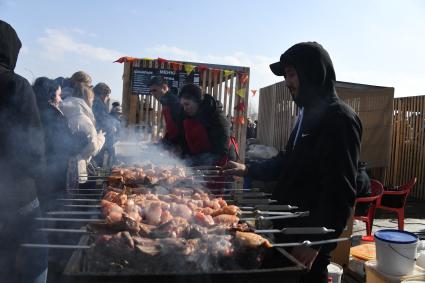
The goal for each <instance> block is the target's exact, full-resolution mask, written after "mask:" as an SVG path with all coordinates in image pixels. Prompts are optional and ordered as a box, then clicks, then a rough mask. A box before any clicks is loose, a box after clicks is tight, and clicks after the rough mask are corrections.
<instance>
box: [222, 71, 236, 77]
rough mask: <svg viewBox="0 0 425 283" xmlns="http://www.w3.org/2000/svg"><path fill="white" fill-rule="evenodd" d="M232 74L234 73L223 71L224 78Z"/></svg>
mask: <svg viewBox="0 0 425 283" xmlns="http://www.w3.org/2000/svg"><path fill="white" fill-rule="evenodd" d="M234 73H235V71H230V70H224V77H228V76H230V75H233V74H234Z"/></svg>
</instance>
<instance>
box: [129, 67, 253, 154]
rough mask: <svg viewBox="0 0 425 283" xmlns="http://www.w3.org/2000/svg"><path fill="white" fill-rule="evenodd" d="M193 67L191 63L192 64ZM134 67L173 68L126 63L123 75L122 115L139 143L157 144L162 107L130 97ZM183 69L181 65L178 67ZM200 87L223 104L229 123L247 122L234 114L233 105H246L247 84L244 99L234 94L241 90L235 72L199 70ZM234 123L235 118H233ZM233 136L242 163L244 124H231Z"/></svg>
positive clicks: (246, 70)
mask: <svg viewBox="0 0 425 283" xmlns="http://www.w3.org/2000/svg"><path fill="white" fill-rule="evenodd" d="M191 64H193V63H191ZM133 67H147V68H161V69H170V70H171V69H172V68H171V65H170V63H168V62H161V63H158V61H157V60H136V61H134V62H125V64H124V75H123V97H122V103H123V114H124V117H126V119H127V122H128V125H129V126H130V127H135V131H136V132H137V133H138V134H139V135H140V137H141V139H142V140H152V141H157V140H158V139H160V138H161V137H162V136H163V135H164V134H165V125H164V121H163V117H162V115H161V104H160V103H159V102H158V101H157V100H156V99H155V98H154V97H153V96H149V95H133V94H132V93H131V70H132V68H133ZM226 67H228V68H226V70H232V66H226ZM180 68H183V65H181V66H180ZM200 72H201V73H200V80H201V81H200V86H201V88H202V90H203V92H204V93H208V94H210V95H212V96H213V97H214V98H216V99H217V100H219V101H221V102H222V103H223V106H224V107H223V108H224V109H223V111H224V114H225V116H226V117H228V119H229V121H230V120H232V119H233V118H235V117H238V116H242V117H243V120H244V121H246V120H247V111H243V112H242V111H237V110H235V109H234V108H235V106H236V105H238V104H239V103H241V102H243V103H245V106H246V108H247V106H248V98H249V95H248V92H249V81H248V83H247V84H246V85H244V86H243V88H245V93H244V96H243V97H241V96H239V95H237V94H236V91H237V90H238V89H239V88H241V82H240V77H239V76H238V73H237V72H234V73H232V74H230V75H227V77H225V75H224V69H223V70H217V69H215V70H213V69H210V68H206V69H204V68H202V70H201V71H200ZM243 73H246V74H248V76H249V68H243ZM235 120H237V119H235ZM232 129H233V130H232V133H231V134H232V136H234V137H235V138H236V139H237V141H238V143H239V151H240V158H241V161H244V160H245V147H246V139H245V136H246V123H244V124H239V123H233V127H232Z"/></svg>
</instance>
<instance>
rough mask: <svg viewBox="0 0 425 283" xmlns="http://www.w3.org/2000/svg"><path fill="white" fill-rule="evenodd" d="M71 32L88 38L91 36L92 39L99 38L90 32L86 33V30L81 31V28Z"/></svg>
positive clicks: (73, 29)
mask: <svg viewBox="0 0 425 283" xmlns="http://www.w3.org/2000/svg"><path fill="white" fill-rule="evenodd" d="M71 31H72V32H74V33H77V34H80V35H87V36H90V37H98V35H97V34H96V33H94V32H88V31H85V30H83V29H80V28H72V29H71Z"/></svg>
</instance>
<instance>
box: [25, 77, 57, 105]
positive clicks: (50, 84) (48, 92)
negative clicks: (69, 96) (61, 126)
mask: <svg viewBox="0 0 425 283" xmlns="http://www.w3.org/2000/svg"><path fill="white" fill-rule="evenodd" d="M59 87H60V86H59V84H58V83H57V82H55V81H54V80H51V79H49V78H46V77H40V78H37V79H36V80H35V81H34V84H33V86H32V89H33V91H34V93H35V98H36V100H37V106H38V110H39V111H40V112H41V111H44V109H46V108H47V106H48V105H49V103H50V102H51V101H52V100H53V99H54V98H55V96H56V91H57V90H58V88H59Z"/></svg>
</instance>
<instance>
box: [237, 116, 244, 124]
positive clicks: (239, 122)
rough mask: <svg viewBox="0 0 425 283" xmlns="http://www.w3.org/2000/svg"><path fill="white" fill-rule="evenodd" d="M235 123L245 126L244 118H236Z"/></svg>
mask: <svg viewBox="0 0 425 283" xmlns="http://www.w3.org/2000/svg"><path fill="white" fill-rule="evenodd" d="M236 123H237V124H239V125H243V124H245V117H244V116H238V117H237V119H236Z"/></svg>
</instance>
